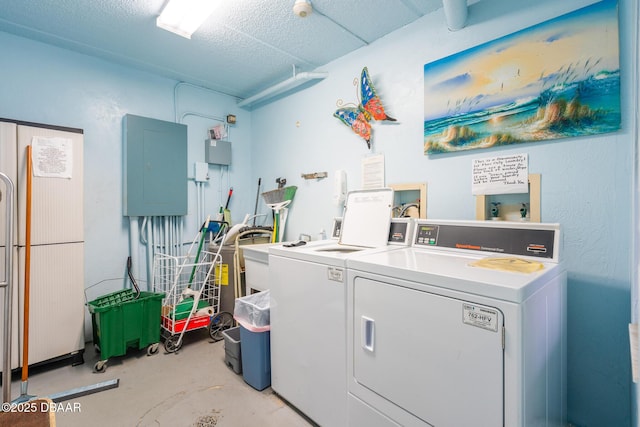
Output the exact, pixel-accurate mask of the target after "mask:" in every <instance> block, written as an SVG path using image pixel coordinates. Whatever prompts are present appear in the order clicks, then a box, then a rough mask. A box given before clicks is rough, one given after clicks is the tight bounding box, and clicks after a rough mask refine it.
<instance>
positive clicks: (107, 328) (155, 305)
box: [88, 289, 164, 372]
mask: <svg viewBox="0 0 640 427" xmlns="http://www.w3.org/2000/svg"><path fill="white" fill-rule="evenodd" d="M136 294H137V292H136V291H135V290H133V289H124V290H121V291H117V292H113V293H111V294H108V295H104V296H102V297H99V298H97V299H95V300H93V301H91V302H89V303H88V306H89V312H90V313H91V323H92V326H93V343H94V344H95V345H96V346H97V347H96V348H99V349H100V361H98V362H97V363H96V364H95V365H94V370H95V371H96V372H104V371H105V369H106V362H107V359H109V358H110V357H113V356H123V355H125V354H126V353H127V349H129V348H137V349H143V348H145V347H147V354H148V355H152V354H155V353H157V352H158V343H159V342H160V314H161V309H162V299H163V298H164V293H155V292H140V295H139V296H138V297H137V298H136Z"/></svg>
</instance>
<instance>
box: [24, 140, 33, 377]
mask: <svg viewBox="0 0 640 427" xmlns="http://www.w3.org/2000/svg"><path fill="white" fill-rule="evenodd" d="M26 162H27V165H26V166H27V201H26V202H27V203H26V204H27V206H26V209H25V245H24V319H23V322H24V328H23V331H22V382H23V383H24V382H25V381H27V379H28V378H29V292H30V287H31V187H32V185H33V182H32V170H31V145H27V158H26Z"/></svg>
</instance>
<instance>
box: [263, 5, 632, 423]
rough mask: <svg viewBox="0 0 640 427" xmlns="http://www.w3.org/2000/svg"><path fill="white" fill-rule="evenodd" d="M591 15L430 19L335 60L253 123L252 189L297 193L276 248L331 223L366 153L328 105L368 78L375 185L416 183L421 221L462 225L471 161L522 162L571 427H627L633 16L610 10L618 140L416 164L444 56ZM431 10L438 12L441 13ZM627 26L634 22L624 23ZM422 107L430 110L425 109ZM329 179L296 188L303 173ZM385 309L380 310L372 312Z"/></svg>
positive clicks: (350, 96) (471, 211)
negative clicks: (429, 94)
mask: <svg viewBox="0 0 640 427" xmlns="http://www.w3.org/2000/svg"><path fill="white" fill-rule="evenodd" d="M591 3H593V1H587V0H571V1H562V2H559V1H551V0H547V1H538V2H529V1H524V0H522V1H487V0H483V1H481V2H479V3H477V4H474V5H472V6H471V7H470V8H469V22H468V26H467V27H466V28H465V29H463V30H461V31H458V32H453V33H452V32H449V31H447V30H446V27H445V24H444V16H443V15H441V14H438V13H436V14H435V15H432V16H427V17H424V18H423V19H421V20H419V21H417V22H415V23H413V24H411V25H409V26H407V27H405V28H403V29H401V30H399V31H396V32H394V33H393V34H391V35H389V36H387V37H385V38H384V39H382V40H380V41H378V42H375V43H373V44H371V45H370V46H368V47H366V48H363V49H360V50H359V51H357V52H356V53H354V54H350V55H347V56H345V57H343V58H340V59H338V60H336V61H334V62H332V63H330V64H328V65H327V66H325V67H321V68H320V70H321V71H327V72H328V73H329V77H328V78H327V79H325V80H323V81H322V82H320V83H317V84H316V85H314V86H312V87H310V88H308V89H306V90H304V91H302V92H299V93H297V94H294V95H292V96H289V97H286V98H284V99H282V100H279V101H277V102H275V103H272V104H269V105H266V106H264V107H262V108H259V109H256V110H255V111H254V112H253V127H252V132H253V141H254V158H255V159H261V160H260V161H259V162H255V163H254V172H253V173H254V177H257V176H262V177H263V178H265V179H266V181H267V182H270V183H272V185H273V180H274V179H275V177H277V176H284V177H286V178H287V180H288V182H289V183H291V184H293V185H297V186H298V192H297V194H296V197H295V200H294V202H293V204H292V207H291V210H290V216H289V222H288V224H287V227H288V231H287V237H288V238H290V239H291V238H295V237H297V236H298V234H299V233H308V234H315V233H317V232H318V230H319V229H320V227H324V228H325V229H327V228H329V227H330V225H331V218H332V216H334V215H335V214H336V213H337V208H336V207H335V206H333V205H332V204H331V195H332V190H333V174H334V171H335V170H336V169H345V170H346V171H347V175H348V179H347V180H348V185H349V189H350V190H353V189H357V188H359V186H360V185H361V178H360V173H361V172H360V167H361V160H362V159H363V158H364V157H365V156H366V155H367V154H368V153H369V151H368V150H367V147H366V145H365V144H364V142H363V141H362V139H360V138H359V137H357V136H356V135H355V134H353V133H352V132H351V131H350V129H348V128H347V127H346V126H344V125H343V124H341V123H340V122H339V121H338V120H337V119H336V118H334V117H332V113H333V112H334V111H335V109H336V101H337V100H338V99H340V98H342V99H343V100H344V101H345V102H354V101H356V99H357V98H356V91H355V88H354V86H353V85H352V81H353V79H354V77H358V76H359V73H360V70H361V69H362V67H363V66H368V68H369V72H370V74H371V76H372V78H373V80H374V83H375V85H376V89H377V90H378V93H379V95H380V96H381V98H382V101H383V104H384V105H385V106H386V108H387V112H388V113H389V115H391V116H393V117H395V118H397V119H398V121H399V124H386V125H385V124H383V123H376V124H374V125H373V127H374V137H373V140H374V142H373V143H374V147H373V150H372V152H374V153H381V154H384V156H385V162H386V182H387V183H410V182H426V183H427V184H428V207H427V211H428V216H429V218H455V219H473V218H474V217H475V204H474V203H475V201H474V197H473V196H472V195H471V185H470V182H471V164H472V160H473V159H475V158H481V157H487V156H494V155H502V154H515V153H527V154H528V155H529V171H530V173H540V174H541V176H542V195H541V198H542V200H541V204H542V219H543V221H545V222H559V223H560V224H561V225H562V229H563V232H564V259H565V261H566V266H567V269H568V276H569V280H568V301H569V302H568V356H569V362H568V388H569V395H568V406H569V409H568V412H569V418H570V420H571V421H572V422H573V423H575V424H576V425H578V426H603V427H604V426H627V425H630V422H631V421H630V420H631V416H630V413H631V406H630V401H631V398H630V393H631V391H630V390H631V385H630V384H631V379H630V367H629V366H630V361H629V359H630V358H629V345H628V333H627V324H628V323H629V321H630V287H631V259H630V253H631V250H630V249H631V235H632V233H631V230H632V228H631V215H632V206H633V205H632V190H633V158H634V153H635V151H634V141H633V134H632V132H633V126H634V124H635V123H634V120H635V118H634V116H633V114H634V111H635V108H634V102H637V100H636V99H634V98H633V97H632V95H631V90H632V82H633V78H637V76H634V75H633V70H634V68H633V66H632V64H633V61H634V60H635V55H634V54H633V52H634V48H635V43H634V42H633V39H632V35H633V26H634V21H633V20H632V16H634V11H635V6H633V2H632V1H629V0H621V1H620V33H621V45H620V52H621V67H622V72H621V74H622V107H623V117H622V120H623V125H622V130H621V131H620V132H618V133H615V134H608V135H601V136H596V137H589V138H573V139H566V140H562V141H550V142H545V143H536V144H521V145H516V146H513V147H508V148H500V149H491V150H483V151H476V152H466V153H461V154H457V155H455V154H454V155H439V156H433V157H425V156H424V155H423V153H422V124H423V119H422V115H423V102H424V95H423V66H424V64H426V63H429V62H432V61H434V60H438V59H440V58H443V57H446V56H448V55H451V54H453V53H456V52H459V51H463V50H465V49H467V48H470V47H473V46H476V45H478V44H481V43H483V42H487V41H490V40H493V39H495V38H499V37H501V36H504V35H507V34H510V33H512V32H514V31H518V30H520V29H523V28H526V27H529V26H531V25H535V24H537V23H539V22H542V21H545V20H548V19H551V18H554V17H556V16H559V15H562V14H564V13H568V12H570V11H573V10H575V9H578V8H580V7H583V6H586V5H588V4H591ZM440 12H442V11H440ZM635 25H637V24H635ZM427 102H428V101H427ZM316 171H318V172H319V171H327V172H329V179H326V180H322V181H305V180H303V179H301V177H300V174H301V173H310V172H316ZM382 303H383V302H382Z"/></svg>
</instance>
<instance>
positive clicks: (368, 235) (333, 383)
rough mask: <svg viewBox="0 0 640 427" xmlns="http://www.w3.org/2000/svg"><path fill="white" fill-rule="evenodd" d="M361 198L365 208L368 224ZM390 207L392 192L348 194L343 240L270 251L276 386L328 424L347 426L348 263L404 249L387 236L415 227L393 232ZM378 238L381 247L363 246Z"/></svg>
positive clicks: (300, 407) (407, 225)
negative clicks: (354, 259) (348, 260)
mask: <svg viewBox="0 0 640 427" xmlns="http://www.w3.org/2000/svg"><path fill="white" fill-rule="evenodd" d="M369 199H370V200H369ZM357 200H360V201H363V203H365V204H366V206H367V208H366V209H367V211H368V214H369V215H368V216H367V217H366V218H365V217H363V216H362V212H359V210H360V207H362V206H355V205H354V201H356V204H358V202H357ZM392 202H393V192H392V190H390V189H385V190H376V191H367V192H364V191H363V192H353V194H352V193H349V195H348V196H347V207H346V209H345V215H344V217H343V225H342V232H341V237H340V240H339V241H338V242H336V241H333V240H327V241H322V242H317V243H316V242H312V243H310V244H307V245H304V246H298V247H286V246H284V245H281V246H275V247H272V248H270V249H269V283H270V287H271V306H270V319H271V387H272V388H273V390H274V391H275V392H276V393H278V394H279V395H280V396H282V397H283V398H284V399H286V400H287V401H288V402H289V403H291V404H292V405H293V406H295V407H296V408H297V409H298V410H300V411H301V412H303V413H304V414H305V415H306V416H308V417H309V418H310V419H312V420H313V421H314V422H316V423H317V424H319V425H322V426H328V427H339V426H345V425H346V424H347V391H346V388H347V382H346V378H347V377H346V375H347V373H346V331H345V325H346V314H345V298H346V290H345V286H346V280H347V274H346V268H345V266H346V260H347V259H349V258H351V257H354V256H360V255H361V254H364V253H373V252H385V251H389V250H395V249H400V248H401V247H402V246H401V245H402V242H399V244H397V245H395V244H394V245H387V239H388V236H389V235H390V234H392V235H395V234H396V232H397V230H396V227H397V226H398V223H400V225H401V226H404V228H405V229H410V226H411V225H412V224H413V222H411V221H401V222H399V221H394V226H393V228H391V227H390V214H391V205H392ZM350 212H351V214H353V213H355V212H359V213H358V215H360V217H359V218H353V217H351V216H350ZM376 213H380V214H379V215H377V214H376ZM355 219H359V221H355ZM350 224H356V225H355V226H354V225H351V226H350ZM354 227H355V228H354ZM356 228H360V229H361V232H362V233H359V232H356ZM390 230H396V232H392V233H390ZM405 234H406V232H405ZM345 235H347V236H350V237H349V239H350V240H349V239H345V238H344V237H345ZM380 236H382V238H383V239H384V240H383V244H379V243H375V244H371V243H369V244H363V242H377V241H379V240H380ZM394 240H395V239H394ZM354 243H355V244H354ZM409 243H410V239H407V240H405V242H404V244H405V245H408V244H409Z"/></svg>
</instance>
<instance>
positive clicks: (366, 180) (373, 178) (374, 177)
mask: <svg viewBox="0 0 640 427" xmlns="http://www.w3.org/2000/svg"><path fill="white" fill-rule="evenodd" d="M382 187H384V155H382V154H377V155H375V156H368V157H365V158H364V159H362V189H363V190H369V189H372V188H382Z"/></svg>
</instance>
